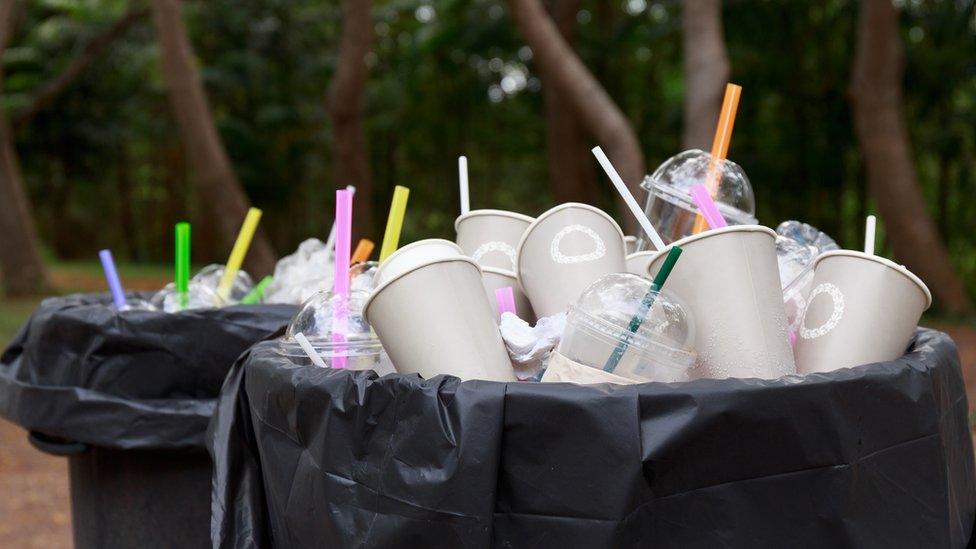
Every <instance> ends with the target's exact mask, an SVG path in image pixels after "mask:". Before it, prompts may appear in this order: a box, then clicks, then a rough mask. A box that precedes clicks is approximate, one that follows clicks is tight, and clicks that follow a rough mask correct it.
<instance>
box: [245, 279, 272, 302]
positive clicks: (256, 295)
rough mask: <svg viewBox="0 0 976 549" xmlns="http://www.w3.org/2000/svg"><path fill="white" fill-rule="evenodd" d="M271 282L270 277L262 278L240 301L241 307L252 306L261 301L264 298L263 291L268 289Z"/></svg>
mask: <svg viewBox="0 0 976 549" xmlns="http://www.w3.org/2000/svg"><path fill="white" fill-rule="evenodd" d="M271 280H272V278H271V277H270V276H266V277H264V278H262V279H261V282H258V284H257V286H255V287H254V288H253V289H252V290H251V291H250V292H248V293H247V295H246V296H244V298H243V299H241V303H242V304H243V305H254V304H255V303H257V302H259V301H261V298H262V297H264V289H265V288H267V287H268V284H271Z"/></svg>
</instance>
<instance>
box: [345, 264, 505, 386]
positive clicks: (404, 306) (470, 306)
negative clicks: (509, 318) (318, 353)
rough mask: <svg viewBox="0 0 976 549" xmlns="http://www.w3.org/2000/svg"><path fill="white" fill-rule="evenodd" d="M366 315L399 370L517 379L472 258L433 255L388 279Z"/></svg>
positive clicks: (371, 299) (369, 303) (371, 300)
mask: <svg viewBox="0 0 976 549" xmlns="http://www.w3.org/2000/svg"><path fill="white" fill-rule="evenodd" d="M391 257H392V256H391ZM364 314H365V316H366V319H367V320H368V321H369V323H370V325H371V326H372V327H373V330H375V331H376V334H377V335H379V337H380V340H381V341H382V342H383V347H384V348H385V349H386V352H387V354H389V355H390V359H391V360H392V361H393V366H394V367H395V368H396V369H397V371H398V372H400V373H407V374H412V373H417V374H420V375H421V376H423V377H424V378H425V379H430V378H431V377H434V376H437V375H440V374H450V375H454V376H457V377H459V378H461V379H462V380H469V379H486V380H491V381H515V372H514V370H513V369H512V363H511V361H510V359H509V358H508V351H506V350H505V344H504V343H503V342H502V336H501V334H500V333H499V331H498V324H497V323H496V322H495V316H494V313H493V312H492V308H491V304H490V303H489V302H488V296H487V295H486V293H485V288H484V285H483V284H482V281H481V268H480V267H479V266H478V264H477V263H475V262H474V260H472V259H471V258H469V257H465V256H461V255H456V256H454V257H448V258H442V259H434V260H431V261H428V262H426V263H423V264H420V265H417V266H415V267H414V268H413V269H411V270H409V271H407V272H404V273H400V274H399V275H397V276H396V277H394V278H391V279H389V280H387V281H386V282H384V283H383V284H381V285H380V286H377V288H376V289H375V290H373V293H372V294H371V295H370V296H369V299H368V300H367V301H366V305H365V307H364Z"/></svg>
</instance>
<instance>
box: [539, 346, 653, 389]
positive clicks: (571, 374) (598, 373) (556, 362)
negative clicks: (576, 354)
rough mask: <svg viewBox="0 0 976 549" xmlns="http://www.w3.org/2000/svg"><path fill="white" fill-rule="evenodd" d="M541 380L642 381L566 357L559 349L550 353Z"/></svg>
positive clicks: (594, 382) (578, 381) (627, 383)
mask: <svg viewBox="0 0 976 549" xmlns="http://www.w3.org/2000/svg"><path fill="white" fill-rule="evenodd" d="M539 381H541V382H543V383H575V384H577V385H594V384H597V383H616V384H618V385H633V384H636V383H642V382H641V381H638V380H636V379H628V378H626V377H623V376H618V375H617V374H611V373H610V372H604V371H603V370H600V369H599V368H591V367H589V366H587V365H585V364H580V363H579V362H575V361H573V360H570V359H568V358H566V357H565V356H563V355H562V354H561V353H559V351H553V352H552V353H550V354H549V363H548V365H547V366H546V371H545V372H544V373H543V374H542V379H540V380H539Z"/></svg>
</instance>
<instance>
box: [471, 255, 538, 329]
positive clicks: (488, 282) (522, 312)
mask: <svg viewBox="0 0 976 549" xmlns="http://www.w3.org/2000/svg"><path fill="white" fill-rule="evenodd" d="M481 281H482V282H483V283H484V285H485V292H486V293H487V294H488V301H489V302H490V303H491V308H492V310H493V311H495V319H500V318H501V315H499V314H498V300H497V299H496V298H495V290H497V289H499V288H504V287H506V286H511V288H512V293H513V294H515V309H516V313H517V314H518V317H519V318H521V319H522V320H524V321H526V322H528V323H529V324H534V323H535V313H534V312H533V311H532V304H531V303H529V298H527V297H525V294H523V293H522V289H521V288H519V285H518V279H516V278H515V273H513V272H512V271H506V270H504V269H493V268H491V267H482V268H481Z"/></svg>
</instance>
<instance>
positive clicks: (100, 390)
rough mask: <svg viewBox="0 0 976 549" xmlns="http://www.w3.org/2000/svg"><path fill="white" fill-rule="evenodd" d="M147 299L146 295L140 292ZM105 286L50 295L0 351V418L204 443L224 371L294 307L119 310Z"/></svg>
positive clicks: (115, 443) (41, 429) (30, 425)
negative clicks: (170, 311) (0, 352)
mask: <svg viewBox="0 0 976 549" xmlns="http://www.w3.org/2000/svg"><path fill="white" fill-rule="evenodd" d="M142 297H144V296H142ZM110 303H111V299H110V298H109V296H108V295H106V294H89V295H72V296H66V297H58V298H51V299H46V300H45V301H43V302H42V303H41V305H40V306H39V307H38V309H37V310H36V311H35V312H34V313H33V314H32V315H31V317H30V319H29V320H28V321H27V323H26V324H25V325H24V326H23V327H21V329H20V331H19V333H18V334H17V335H16V336H15V337H14V339H13V341H12V342H11V343H10V345H9V346H8V348H7V349H6V351H4V353H3V355H0V416H3V417H6V418H7V419H9V420H10V421H12V422H14V423H16V424H18V425H20V426H21V427H24V428H25V429H28V430H31V431H36V432H38V433H40V434H42V435H43V436H46V437H54V438H58V439H65V440H66V441H71V442H77V443H85V444H89V445H93V446H100V447H103V448H114V449H123V450H132V449H152V450H160V449H187V448H196V449H201V450H202V449H203V448H204V433H205V432H206V429H207V423H208V422H209V420H210V416H211V415H212V413H213V410H214V406H215V404H216V397H217V395H218V394H219V392H220V387H221V385H222V383H223V380H224V376H225V375H226V374H227V371H228V370H229V369H230V366H231V365H232V364H233V363H234V360H235V359H236V358H237V357H238V356H239V355H240V354H241V353H242V352H244V351H245V350H246V349H247V348H248V347H250V346H251V345H253V344H254V343H255V342H257V341H260V340H261V339H262V338H264V337H265V336H267V335H269V334H271V333H272V332H275V331H276V330H279V329H281V328H282V327H283V326H285V325H286V324H287V323H288V320H289V319H290V318H291V316H292V315H293V314H294V312H295V307H292V306H289V305H238V306H233V307H226V308H222V309H200V310H191V311H184V312H181V313H179V314H168V313H162V312H155V311H126V312H124V313H121V314H120V313H118V312H116V311H115V310H114V309H113V308H112V307H108V306H107V305H108V304H110Z"/></svg>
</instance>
